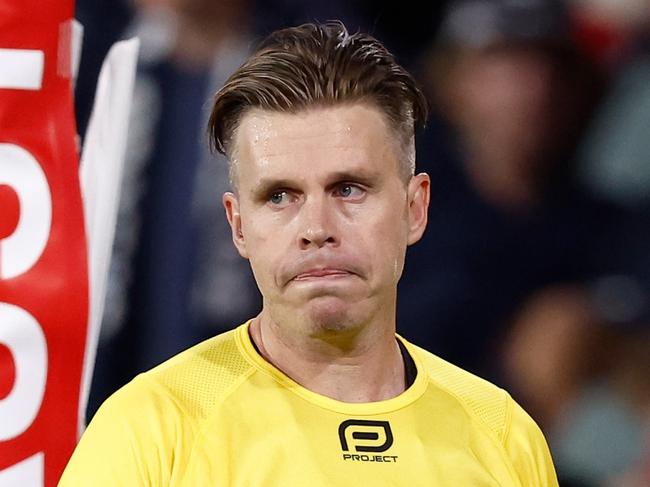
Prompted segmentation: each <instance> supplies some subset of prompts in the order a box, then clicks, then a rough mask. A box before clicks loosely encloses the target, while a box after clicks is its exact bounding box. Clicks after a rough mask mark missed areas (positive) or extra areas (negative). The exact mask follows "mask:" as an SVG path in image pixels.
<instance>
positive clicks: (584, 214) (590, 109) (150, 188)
mask: <svg viewBox="0 0 650 487" xmlns="http://www.w3.org/2000/svg"><path fill="white" fill-rule="evenodd" d="M427 3H428V4H427ZM77 18H78V19H79V20H80V21H81V22H82V23H83V25H84V26H85V34H84V48H83V54H82V61H81V68H80V74H79V79H78V82H77V93H76V110H77V118H78V125H79V132H80V134H81V135H82V137H83V134H84V131H85V127H86V124H87V121H88V117H89V114H90V107H91V105H92V100H93V96H94V86H95V83H96V80H97V75H98V72H99V68H100V65H101V61H102V59H103V58H104V56H105V54H106V52H107V50H108V48H109V46H110V45H111V44H112V43H113V42H114V41H116V40H118V39H122V38H127V37H131V36H134V35H137V36H139V37H140V39H141V42H142V46H141V52H140V59H139V68H138V73H137V79H136V88H135V99H134V105H133V112H132V115H131V124H130V127H129V133H130V140H129V144H128V149H127V160H126V167H125V180H124V183H123V188H122V195H121V200H120V201H121V202H120V209H119V217H118V227H117V232H116V241H115V245H114V252H113V261H112V267H111V274H110V279H109V280H110V282H109V291H108V296H107V303H106V310H105V316H104V319H103V324H102V334H101V338H100V344H99V350H98V355H97V364H96V369H95V375H94V378H93V385H92V389H91V397H90V403H89V409H88V419H90V418H91V417H92V415H93V414H94V412H95V410H96V409H97V407H98V406H99V404H101V402H102V401H103V400H104V399H105V398H106V397H107V396H108V395H110V394H111V393H112V392H113V391H114V390H116V389H117V388H118V387H120V386H121V385H123V384H124V383H126V382H127V381H129V380H130V379H131V378H132V377H133V376H134V375H135V374H137V373H139V372H142V371H144V370H146V369H148V368H150V367H152V366H154V365H156V364H158V363H160V362H162V361H163V360H165V359H167V358H169V357H170V356H172V355H173V354H175V353H177V352H178V351H180V350H182V349H184V348H187V347H188V346H190V345H192V344H194V343H196V342H198V341H200V340H203V339H205V338H207V337H209V336H213V335H215V334H216V333H219V332H222V331H224V330H227V329H231V328H234V327H235V326H237V325H239V324H240V323H242V322H244V321H245V320H246V319H248V318H250V317H252V316H254V315H255V314H256V313H257V312H258V311H259V308H260V305H261V300H260V297H259V295H258V292H257V290H256V287H255V284H254V281H253V279H252V275H251V273H250V270H249V269H248V265H247V262H246V261H244V260H243V259H241V258H239V256H238V255H237V254H236V252H235V249H234V247H233V245H232V243H231V238H230V233H229V230H228V227H227V223H226V220H225V218H224V216H223V210H222V208H221V194H222V193H223V191H225V190H227V188H228V179H227V166H226V162H225V160H223V159H222V158H220V157H215V156H213V155H210V154H209V153H208V150H207V138H206V135H205V124H206V121H207V118H208V115H209V109H210V97H211V95H212V94H213V93H214V92H215V91H216V89H218V88H219V87H220V86H221V84H223V82H224V81H225V80H226V79H227V77H228V76H229V75H230V74H231V73H232V72H233V71H234V70H235V69H236V68H237V67H238V66H239V65H240V64H241V63H242V62H243V60H244V59H245V57H246V55H247V53H248V52H250V50H251V49H252V48H254V47H255V45H256V43H257V42H259V41H260V40H261V39H262V38H263V37H264V36H265V35H266V34H268V33H270V32H271V31H272V30H274V29H276V28H279V27H284V26H289V25H297V24H300V23H302V22H306V21H314V20H316V21H326V20H330V19H341V20H343V21H344V22H345V24H346V25H347V27H348V29H349V30H351V31H356V30H362V31H364V32H370V33H372V34H373V35H375V36H376V37H377V38H379V39H380V40H381V41H383V42H384V43H385V45H386V46H387V47H388V48H389V49H390V50H391V51H392V52H393V53H395V54H396V56H397V59H398V61H399V62H400V63H401V64H402V65H404V66H405V67H406V68H407V69H409V70H410V71H411V72H412V73H414V74H415V76H416V78H417V79H418V81H419V83H420V85H421V87H422V89H423V90H424V91H425V92H426V94H427V97H428V99H429V102H430V105H431V113H430V118H429V120H428V123H427V126H426V128H425V129H423V130H421V131H420V132H419V133H418V136H417V145H418V153H417V154H418V155H417V161H418V162H417V164H418V170H419V171H425V172H427V173H429V174H430V175H431V179H432V188H431V189H432V200H431V208H430V212H429V219H430V223H429V228H428V230H427V233H426V234H425V237H424V239H423V240H422V241H421V242H420V243H418V244H416V245H415V246H413V247H411V248H410V249H409V256H408V258H407V264H406V269H405V273H404V276H403V278H402V281H401V283H400V291H399V301H398V331H399V333H401V334H402V335H403V336H404V337H406V338H407V339H409V340H412V341H414V342H415V343H417V344H418V345H421V346H423V347H424V348H427V349H428V350H430V351H432V352H434V353H436V354H438V355H440V356H442V357H443V358H445V359H447V360H449V361H451V362H453V363H456V364H457V365H460V366H461V367H464V368H466V369H468V370H470V371H472V372H474V373H476V374H478V375H480V376H482V377H485V378H487V379H489V380H491V381H493V382H495V383H497V384H499V385H500V386H503V387H505V388H506V389H508V390H509V391H510V392H511V393H512V395H513V397H514V398H515V399H516V400H517V401H518V402H519V403H521V404H522V405H523V406H524V407H525V408H526V409H527V410H528V411H529V412H530V413H531V415H532V416H533V417H534V418H535V420H536V421H537V422H538V424H539V425H540V426H541V427H542V429H543V430H544V432H545V434H546V436H547V439H548V440H549V443H550V447H551V450H552V453H553V456H554V460H555V462H556V467H557V469H558V474H559V477H560V485H562V486H563V487H571V486H585V487H599V486H620V487H641V486H644V487H647V486H649V485H650V2H648V1H647V0H565V1H559V0H558V1H553V0H546V1H542V0H537V1H535V0H465V1H451V0H448V1H439V2H420V1H416V0H400V1H389V0H381V1H377V0H374V1H371V0H348V1H344V0H329V1H328V2H319V1H316V0H311V1H310V0H77Z"/></svg>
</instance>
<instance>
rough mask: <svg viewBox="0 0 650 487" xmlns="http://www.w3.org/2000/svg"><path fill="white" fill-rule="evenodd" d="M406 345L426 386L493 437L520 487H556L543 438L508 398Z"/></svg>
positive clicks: (425, 352)
mask: <svg viewBox="0 0 650 487" xmlns="http://www.w3.org/2000/svg"><path fill="white" fill-rule="evenodd" d="M407 345H408V350H409V352H411V353H412V354H413V355H415V358H416V360H417V363H418V365H419V366H421V367H422V369H423V370H421V371H420V372H423V373H425V374H426V375H427V378H428V380H429V382H430V383H432V384H433V385H434V386H435V387H437V388H439V389H442V390H443V391H445V392H446V393H448V394H450V395H451V396H453V397H454V398H455V399H456V400H457V401H458V402H459V403H461V404H462V405H463V407H464V408H465V410H466V411H467V412H468V414H469V415H470V416H472V417H473V418H475V419H476V420H477V421H479V422H481V423H482V424H483V425H484V426H485V427H486V428H487V429H488V431H490V432H491V433H492V434H493V436H494V437H495V439H496V440H497V441H498V443H499V444H500V445H501V447H502V448H503V451H504V453H505V455H506V456H507V458H508V459H509V463H510V464H511V466H512V468H513V471H514V472H515V474H516V475H517V477H518V478H519V480H520V481H521V483H522V485H529V486H548V487H551V486H557V478H556V476H555V470H554V467H553V462H552V459H551V455H550V452H549V449H548V445H547V443H546V440H545V438H544V435H543V434H542V432H541V430H540V429H539V427H538V426H537V424H536V423H535V421H534V420H533V419H532V418H531V417H530V416H529V415H528V414H527V413H526V411H524V409H523V408H522V407H521V406H519V404H517V403H516V402H515V401H514V400H513V399H512V397H511V396H510V394H508V393H507V392H506V391H505V390H504V389H501V388H500V387H497V386H496V385H494V384H492V383H491V382H488V381H486V380H485V379H482V378H480V377H478V376H476V375H474V374H472V373H470V372H467V371H466V370H463V369H461V368H460V367H457V366H455V365H453V364H451V363H449V362H447V361H445V360H443V359H441V358H440V357H437V356H436V355H434V354H432V353H430V352H427V351H426V350H424V349H422V348H420V347H417V346H415V345H412V344H407Z"/></svg>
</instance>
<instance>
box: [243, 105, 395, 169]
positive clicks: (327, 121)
mask: <svg viewBox="0 0 650 487" xmlns="http://www.w3.org/2000/svg"><path fill="white" fill-rule="evenodd" d="M396 139H397V137H396V136H395V134H394V133H392V131H391V128H390V125H389V124H388V122H387V120H386V117H385V116H384V115H383V113H382V112H380V111H379V110H378V109H377V108H375V107H373V106H370V105H367V104H362V103H359V104H351V105H341V106H335V107H318V108H309V109H306V110H303V111H300V112H297V113H282V112H272V111H266V110H259V109H253V110H250V111H249V112H247V113H246V114H245V115H244V116H243V117H242V120H241V122H240V124H239V127H238V129H237V132H236V134H235V151H234V154H235V157H234V159H235V161H236V165H237V168H238V172H239V173H240V175H243V173H250V172H251V171H252V172H254V173H256V174H255V175H253V174H250V176H251V177H254V176H260V177H261V176H264V175H266V174H267V173H268V174H269V175H272V174H273V173H275V172H277V171H282V172H285V173H289V172H290V173H292V174H293V175H298V176H301V175H305V174H306V173H310V174H311V173H315V172H318V171H319V170H321V171H326V170H334V171H341V170H353V169H364V170H377V171H385V170H390V169H391V167H392V166H394V167H392V168H393V169H394V170H396V171H397V157H398V151H397V147H398V143H397V141H396ZM287 175H288V174H287Z"/></svg>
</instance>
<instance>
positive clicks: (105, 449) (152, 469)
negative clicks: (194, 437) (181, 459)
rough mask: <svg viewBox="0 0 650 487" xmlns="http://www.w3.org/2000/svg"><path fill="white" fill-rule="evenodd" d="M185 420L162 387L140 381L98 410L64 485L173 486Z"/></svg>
mask: <svg viewBox="0 0 650 487" xmlns="http://www.w3.org/2000/svg"><path fill="white" fill-rule="evenodd" d="M182 419H183V415H182V414H181V411H180V409H179V408H178V406H177V405H176V403H175V402H174V400H173V398H172V397H170V395H169V394H167V393H166V392H165V389H163V388H162V386H160V385H158V384H157V383H155V382H153V381H152V380H151V379H149V378H147V377H144V376H139V377H136V378H135V379H134V380H133V381H132V382H130V383H129V384H127V385H126V386H124V387H123V388H122V389H120V390H119V391H117V392H116V393H115V394H113V395H112V396H111V397H110V398H108V399H107V400H106V402H105V403H104V404H103V405H102V406H101V407H100V408H99V410H98V411H97V413H96V414H95V416H94V418H93V419H92V421H91V422H90V424H89V426H88V428H87V429H86V431H85V433H84V434H83V436H82V437H81V440H80V441H79V444H78V445H77V448H76V449H75V451H74V453H73V454H72V457H71V459H70V461H69V463H68V465H67V467H66V469H65V471H64V472H63V476H62V477H61V480H60V481H59V487H73V486H74V487H76V486H88V485H93V486H96V487H103V486H129V487H133V486H159V485H168V484H169V481H170V477H171V474H172V470H173V461H174V449H175V447H176V446H177V445H178V444H179V442H180V440H181V438H180V434H181V422H182Z"/></svg>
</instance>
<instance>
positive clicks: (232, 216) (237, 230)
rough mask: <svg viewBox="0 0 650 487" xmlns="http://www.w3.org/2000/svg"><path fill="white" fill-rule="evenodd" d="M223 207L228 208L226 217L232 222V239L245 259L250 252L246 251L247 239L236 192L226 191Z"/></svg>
mask: <svg viewBox="0 0 650 487" xmlns="http://www.w3.org/2000/svg"><path fill="white" fill-rule="evenodd" d="M222 201H223V207H224V208H225V210H226V218H228V223H229V224H230V231H231V232H232V241H233V243H234V244H235V247H237V251H238V252H239V255H241V256H242V257H243V258H244V259H248V252H246V241H245V239H244V233H243V231H242V224H241V215H240V213H239V200H238V199H237V195H236V194H234V193H230V192H228V193H224V195H223V199H222Z"/></svg>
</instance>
